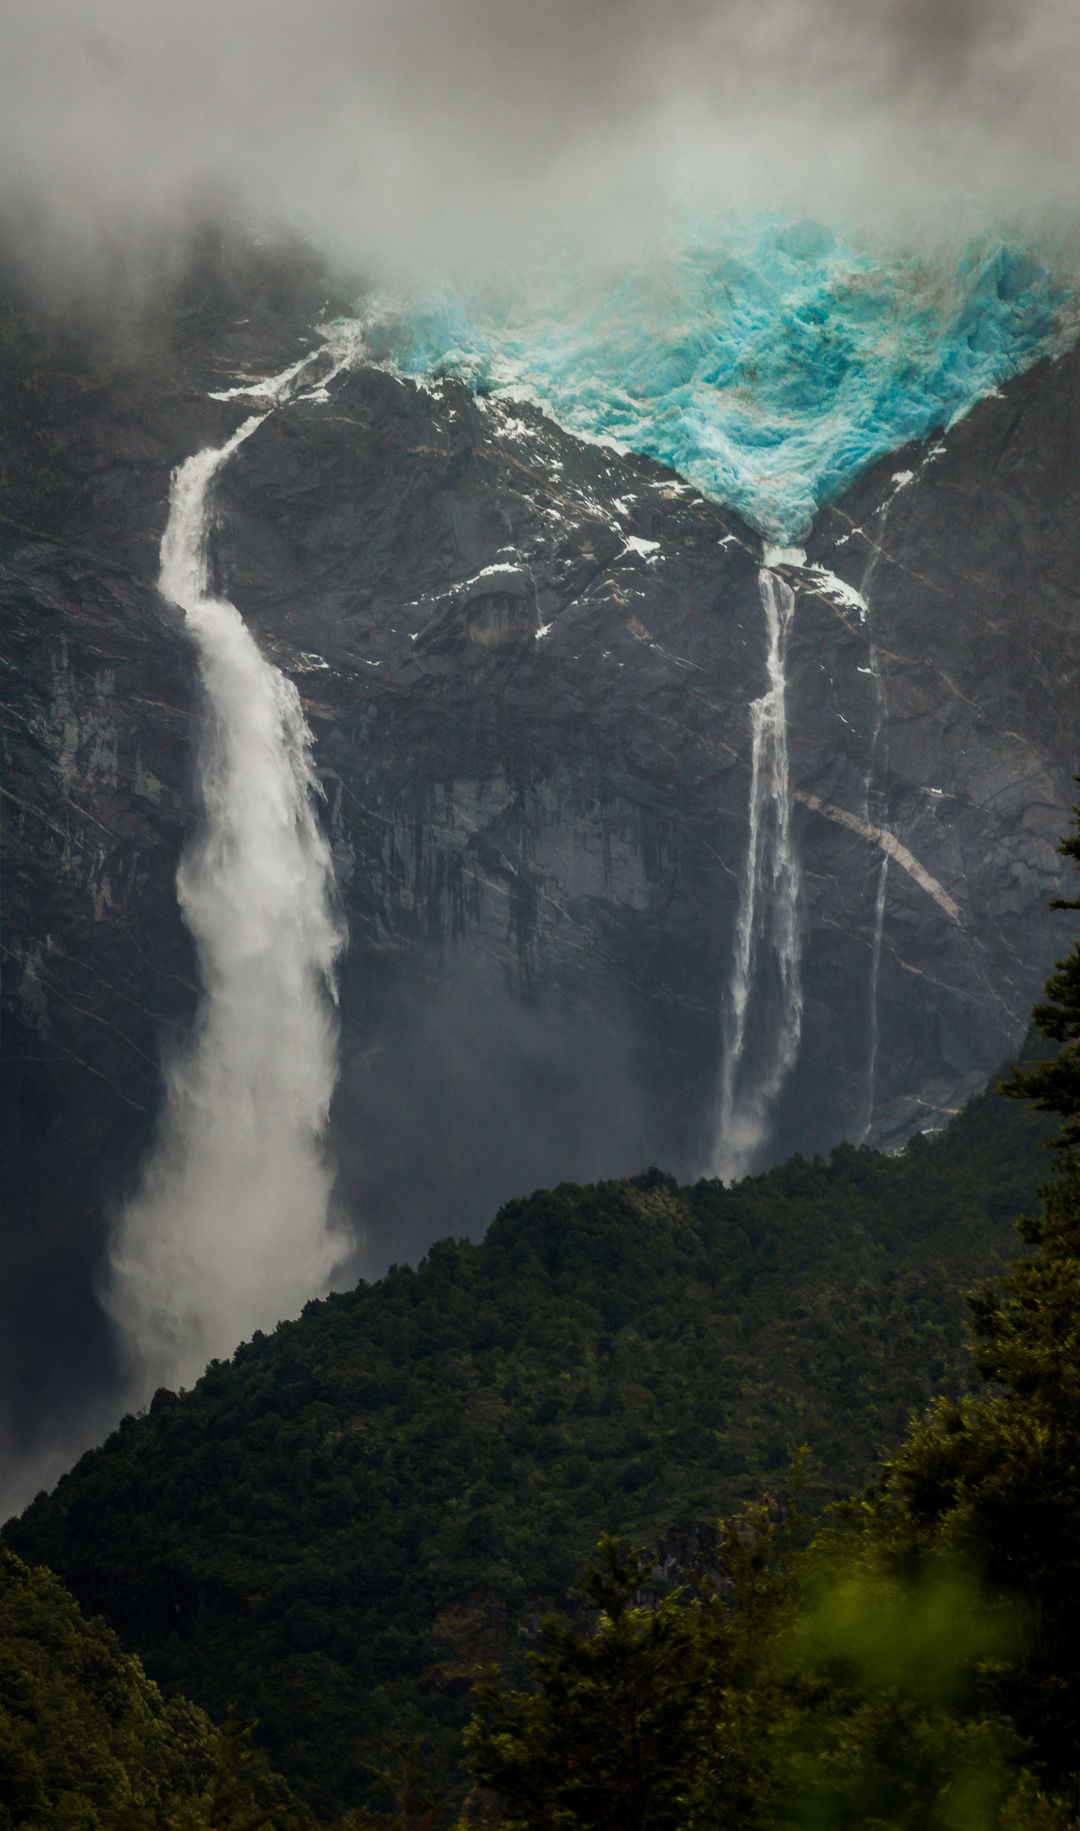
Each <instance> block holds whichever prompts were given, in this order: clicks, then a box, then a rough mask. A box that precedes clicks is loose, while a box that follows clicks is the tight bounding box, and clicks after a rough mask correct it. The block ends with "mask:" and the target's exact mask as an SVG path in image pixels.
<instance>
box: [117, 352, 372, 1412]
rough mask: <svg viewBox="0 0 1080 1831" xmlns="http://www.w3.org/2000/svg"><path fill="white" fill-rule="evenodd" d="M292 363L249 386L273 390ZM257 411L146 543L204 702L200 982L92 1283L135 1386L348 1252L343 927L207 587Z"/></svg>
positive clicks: (291, 723)
mask: <svg viewBox="0 0 1080 1831" xmlns="http://www.w3.org/2000/svg"><path fill="white" fill-rule="evenodd" d="M294 373H295V372H294V371H289V372H288V373H287V375H286V376H284V377H280V378H276V382H277V384H278V385H275V383H274V382H271V383H266V384H263V385H262V388H261V392H262V393H263V394H264V395H265V396H266V398H268V399H269V401H270V402H271V405H273V403H274V402H275V401H278V400H281V399H284V398H286V397H287V393H288V391H289V390H290V386H291V384H292V383H293V380H294ZM265 417H266V416H265V415H264V414H257V415H255V416H253V417H252V418H251V419H248V420H246V421H245V422H244V424H243V425H242V426H241V427H240V428H239V430H238V431H237V432H235V433H234V434H233V436H232V438H230V439H229V440H227V442H226V443H225V444H224V445H222V446H220V447H218V448H217V449H214V450H206V451H201V452H199V453H197V454H196V455H195V456H194V457H191V458H188V460H187V461H186V463H184V464H181V465H180V466H179V468H178V469H177V470H176V471H175V472H174V473H173V478H172V488H171V495H170V505H169V518H168V525H167V527H166V529H165V534H164V538H163V540H162V543H161V572H160V577H159V588H160V590H161V592H162V594H163V595H164V596H165V597H166V598H168V599H170V600H171V602H172V603H174V604H177V605H178V606H180V608H181V609H182V610H183V611H184V613H185V617H186V621H187V626H188V628H189V630H190V632H191V635H192V637H193V638H194V641H195V643H196V645H197V649H198V658H199V670H200V674H201V679H202V686H203V691H204V694H205V703H206V729H205V734H204V737H203V740H202V744H201V747H200V752H199V759H198V769H199V792H200V798H201V802H202V823H201V826H200V829H199V831H198V833H197V834H196V836H195V838H194V839H193V840H192V842H191V843H190V845H189V846H188V848H187V850H186V851H185V853H184V856H183V859H182V861H181V864H180V868H179V872H178V876H177V893H178V898H179V903H180V908H181V911H182V913H183V917H184V921H185V922H186V924H187V926H188V928H189V929H190V931H191V934H192V936H193V938H194V941H195V945H196V948H197V952H198V960H199V970H200V977H201V982H202V998H201V1003H200V1006H199V1010H198V1013H197V1017H196V1021H195V1026H194V1032H193V1035H192V1036H191V1038H190V1040H189V1042H188V1043H187V1045H186V1046H185V1047H184V1048H183V1049H182V1050H180V1051H179V1052H178V1053H177V1054H176V1055H175V1056H174V1058H173V1059H172V1061H171V1062H169V1063H168V1064H167V1067H166V1100H165V1109H164V1116H163V1120H162V1125H161V1130H160V1135H159V1139H158V1143H157V1146H156V1148H155V1149H154V1151H153V1153H152V1155H151V1157H150V1160H149V1162H148V1163H147V1165H146V1167H145V1169H144V1172H143V1177H142V1184H141V1187H140V1189H139V1191H138V1193H137V1195H136V1197H135V1199H134V1200H133V1201H132V1202H131V1203H130V1205H129V1206H128V1208H127V1209H126V1211H125V1212H124V1213H123V1215H122V1216H121V1217H120V1219H119V1222H118V1224H117V1226H116V1229H115V1232H114V1237H113V1241H112V1246H111V1253H110V1270H109V1278H108V1285H107V1288H106V1290H105V1292H104V1296H105V1301H106V1304H107V1307H108V1309H109V1311H110V1313H111V1315H112V1317H113V1319H114V1321H115V1322H116V1324H117V1325H118V1327H119V1330H120V1333H121V1336H122V1338H123V1341H124V1344H125V1346H126V1348H127V1351H128V1355H129V1358H130V1361H131V1366H132V1378H133V1382H134V1384H135V1386H136V1388H137V1390H138V1392H139V1394H140V1395H142V1396H145V1395H146V1393H148V1392H149V1391H150V1390H152V1388H153V1386H154V1385H156V1384H157V1383H159V1382H165V1383H171V1384H176V1383H178V1382H185V1381H190V1380H191V1379H192V1378H194V1377H195V1376H196V1375H197V1374H198V1373H199V1372H200V1371H201V1369H202V1368H203V1367H204V1365H205V1363H206V1361H207V1359H208V1358H209V1357H211V1356H213V1355H220V1354H222V1353H227V1352H231V1350H232V1349H233V1348H234V1347H235V1346H236V1344H237V1342H238V1341H240V1340H241V1339H242V1337H244V1336H245V1335H247V1334H250V1333H251V1331H252V1330H253V1329H255V1328H257V1327H273V1326H274V1324H275V1323H276V1322H277V1321H278V1320H279V1319H281V1318H282V1317H285V1316H291V1315H294V1314H295V1313H296V1311H297V1310H298V1309H299V1308H300V1306H301V1305H302V1304H303V1302H304V1301H305V1300H306V1299H307V1298H309V1297H311V1296H312V1295H314V1294H317V1293H320V1292H322V1291H325V1289H326V1288H327V1287H328V1285H329V1283H330V1281H331V1279H332V1277H333V1275H334V1272H335V1270H336V1269H337V1268H338V1267H339V1266H340V1264H341V1262H342V1260H343V1259H344V1257H345V1256H346V1252H347V1250H348V1246H347V1241H346V1239H345V1237H344V1235H343V1234H342V1233H341V1232H340V1231H338V1230H337V1229H335V1227H334V1225H333V1222H332V1218H331V1214H330V1200H331V1190H332V1182H333V1173H332V1170H331V1167H330V1165H329V1163H328V1161H327V1159H326V1156H325V1152H324V1148H323V1135H324V1131H325V1127H326V1122H327V1115H328V1111H329V1106H330V1098H331V1094H332V1092H333V1088H334V1083H335V1079H336V1074H337V1048H336V1035H337V1032H336V1021H335V1015H334V1006H333V993H334V966H335V961H336V959H337V957H338V955H339V953H340V951H341V948H342V946H343V943H344V929H343V927H342V924H341V922H340V920H339V918H338V915H337V913H336V908H335V894H334V879H333V865H332V860H331V853H330V848H329V845H328V843H327V840H326V838H325V836H324V834H323V832H322V829H321V826H320V823H319V819H318V813H317V804H318V800H319V794H320V791H319V785H318V780H317V777H316V775H315V771H314V767H313V764H312V757H311V742H312V740H311V734H310V732H309V730H308V727H307V724H306V723H305V720H304V715H303V710H302V707H301V704H300V698H299V695H298V693H297V691H296V688H295V686H294V685H293V684H292V682H291V681H289V680H287V679H286V678H285V677H284V676H283V675H282V674H281V673H280V672H279V670H278V669H277V668H275V667H273V666H272V665H271V664H270V663H269V662H268V661H267V660H266V659H265V658H264V656H263V655H262V654H261V653H260V651H259V649H258V646H257V644H256V642H255V640H254V638H253V637H252V635H251V633H250V631H249V630H248V629H247V627H246V626H245V624H244V621H243V618H242V617H241V616H240V613H239V611H238V610H237V609H236V608H235V606H234V605H232V604H230V603H229V602H228V601H227V600H225V599H224V598H219V597H216V596H214V595H213V594H212V592H211V591H210V590H209V584H208V573H207V534H208V524H209V514H210V510H209V499H210V490H211V485H212V484H213V481H214V479H215V477H216V476H217V474H218V472H219V471H220V470H221V468H222V466H223V465H224V464H226V463H227V462H228V460H229V458H230V457H231V456H232V454H233V453H234V452H235V451H236V449H237V447H238V446H239V445H240V444H241V443H242V442H243V441H244V440H245V439H247V438H249V437H250V436H251V434H252V433H253V432H254V431H255V429H256V428H257V427H258V426H259V425H260V424H261V423H262V420H263V419H264V418H265Z"/></svg>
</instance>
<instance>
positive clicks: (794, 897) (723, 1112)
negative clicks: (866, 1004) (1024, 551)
mask: <svg viewBox="0 0 1080 1831" xmlns="http://www.w3.org/2000/svg"><path fill="white" fill-rule="evenodd" d="M798 557H799V558H800V559H801V558H802V555H801V554H800V555H799V556H798ZM770 558H773V559H776V560H779V559H780V558H781V556H780V555H779V554H776V555H773V554H770V553H767V554H766V560H768V559H770ZM758 583H759V586H760V590H761V602H762V606H763V608H764V611H765V629H766V638H767V652H766V663H765V665H766V672H767V676H768V683H769V684H768V687H767V688H766V691H765V692H764V693H763V694H762V695H761V697H760V699H755V700H754V701H753V702H752V703H751V706H750V732H751V749H750V807H749V817H748V835H747V845H746V859H745V862H744V865H743V872H742V878H741V882H740V886H739V904H738V912H737V914H736V917H735V941H734V950H733V959H732V967H731V981H730V989H729V994H728V1009H727V1011H726V1013H725V1025H724V1056H723V1064H722V1067H721V1073H720V1100H719V1112H718V1122H717V1139H716V1153H715V1159H714V1163H713V1169H714V1171H715V1173H716V1175H718V1176H723V1177H725V1178H728V1179H731V1178H733V1177H736V1176H741V1175H743V1174H744V1173H745V1172H746V1170H747V1169H749V1167H750V1166H751V1164H752V1162H753V1159H754V1156H755V1154H756V1152H757V1151H758V1149H759V1148H760V1146H761V1145H762V1144H763V1143H764V1141H765V1138H766V1136H767V1134H768V1127H769V1122H770V1120H771V1117H772V1112H773V1107H774V1104H775V1101H776V1098H777V1095H778V1094H779V1092H780V1089H781V1087H782V1086H783V1084H784V1081H785V1079H786V1078H787V1075H788V1073H789V1071H790V1069H791V1068H792V1067H793V1066H794V1063H795V1058H796V1056H797V1055H798V1051H799V1038H800V1035H801V1032H802V1010H803V1003H802V983H801V978H800V973H799V967H800V958H801V951H802V950H801V937H800V932H799V866H798V860H797V858H796V855H795V849H794V846H793V844H792V836H791V799H792V797H791V771H790V766H789V762H788V739H787V675H786V659H787V640H788V632H789V630H790V628H791V622H792V618H793V616H794V614H795V593H794V591H793V590H792V588H791V586H790V585H789V584H788V582H787V580H786V579H785V578H784V577H783V576H782V575H781V573H780V572H778V571H775V570H774V569H773V567H772V566H770V565H769V564H765V565H764V566H762V568H761V571H760V573H759V574H758ZM763 964H765V965H766V967H767V969H768V970H766V971H765V972H762V970H761V969H762V965H763ZM755 992H756V994H757V996H756V1007H757V1008H756V1009H755V1013H754V1015H755V1019H756V1021H755V1030H756V1031H757V1046H756V1047H755V1049H754V1050H753V1052H752V1056H751V1059H750V1060H749V1061H748V1060H747V1036H748V1021H749V1017H750V1012H751V1000H752V997H753V996H754V994H755Z"/></svg>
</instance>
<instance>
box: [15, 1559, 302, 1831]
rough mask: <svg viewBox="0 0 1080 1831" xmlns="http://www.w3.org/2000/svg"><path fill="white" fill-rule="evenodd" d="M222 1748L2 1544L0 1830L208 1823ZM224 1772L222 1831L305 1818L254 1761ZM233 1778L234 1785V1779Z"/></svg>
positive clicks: (117, 1830)
mask: <svg viewBox="0 0 1080 1831" xmlns="http://www.w3.org/2000/svg"><path fill="white" fill-rule="evenodd" d="M227 1746H228V1737H226V1738H225V1739H224V1741H223V1739H222V1737H221V1736H220V1735H219V1734H218V1732H216V1731H215V1729H214V1726H213V1724H212V1723H211V1722H210V1721H209V1720H208V1719H207V1718H206V1717H205V1716H204V1715H203V1713H202V1711H201V1710H197V1709H196V1708H195V1706H194V1705H193V1704H189V1703H188V1702H187V1700H186V1699H184V1698H176V1699H173V1700H172V1701H171V1702H169V1703H166V1701H165V1700H164V1699H163V1697H162V1696H161V1693H160V1691H159V1690H158V1688H157V1686H156V1685H154V1684H152V1683H151V1681H150V1680H149V1679H148V1678H147V1677H146V1674H145V1673H144V1672H143V1670H142V1667H141V1666H140V1664H139V1662H138V1660H137V1659H133V1658H132V1657H131V1655H130V1654H128V1653H125V1652H124V1651H123V1649H122V1647H121V1646H120V1643H119V1641H118V1640H117V1638H116V1635H115V1634H114V1633H113V1632H112V1630H111V1629H109V1628H107V1627H106V1626H105V1624H104V1622H101V1621H86V1620H84V1618H83V1616H82V1615H81V1614H80V1612H79V1610H78V1608H77V1607H76V1605H75V1603H74V1602H73V1601H72V1599H71V1597H70V1596H69V1595H68V1594H67V1593H66V1592H65V1591H64V1590H63V1588H62V1587H61V1585H60V1584H59V1583H58V1582H57V1581H56V1578H55V1577H54V1576H52V1575H51V1574H50V1573H49V1572H48V1571H47V1570H28V1569H27V1567H26V1565H25V1564H23V1563H22V1562H21V1560H20V1559H19V1558H17V1557H15V1555H14V1553H13V1552H11V1551H9V1550H8V1549H7V1547H6V1546H0V1824H2V1825H3V1826H4V1827H5V1831H7V1828H8V1827H11V1831H82V1827H84V1826H90V1825H92V1826H94V1827H95V1831H133V1828H134V1827H135V1826H142V1825H147V1826H148V1825H165V1824H169V1825H175V1826H176V1827H177V1831H181V1827H183V1826H191V1827H192V1831H196V1828H197V1827H198V1826H199V1825H206V1824H209V1823H210V1822H211V1820H210V1819H209V1818H208V1817H207V1816H205V1815H204V1812H205V1808H206V1807H207V1805H208V1799H207V1797H206V1789H207V1788H208V1786H211V1785H212V1783H213V1776H214V1773H215V1770H217V1772H218V1773H219V1775H221V1776H222V1778H224V1776H225V1774H226V1773H228V1758H227V1755H226V1758H225V1761H224V1762H223V1761H222V1756H223V1754H225V1751H226V1749H227ZM244 1769H246V1771H243V1770H242V1769H241V1767H240V1766H239V1765H234V1767H233V1771H232V1773H231V1774H229V1781H230V1783H231V1784H232V1785H233V1786H235V1787H236V1797H235V1800H234V1810H233V1811H231V1812H230V1813H229V1814H228V1815H227V1816H215V1817H214V1819H213V1821H212V1822H213V1823H214V1824H217V1825H221V1826H222V1827H223V1831H224V1828H225V1827H226V1826H227V1825H229V1824H236V1825H239V1824H240V1823H241V1820H242V1819H244V1818H246V1819H248V1820H250V1819H251V1818H252V1817H253V1816H254V1815H255V1813H257V1812H260V1811H261V1812H265V1813H266V1814H267V1817H266V1819H265V1821H262V1822H267V1823H270V1824H274V1825H278V1826H280V1827H281V1828H282V1831H285V1828H286V1826H291V1827H293V1828H294V1831H299V1827H300V1826H301V1825H308V1824H310V1823H311V1822H312V1821H311V1819H310V1818H309V1816H308V1814H307V1813H305V1812H304V1810H303V1808H302V1807H300V1806H299V1805H298V1803H297V1802H296V1801H295V1800H294V1799H292V1798H291V1796H290V1794H289V1790H288V1788H287V1787H286V1786H284V1785H283V1784H282V1783H281V1781H279V1780H278V1779H277V1778H276V1777H275V1776H273V1775H271V1774H269V1773H268V1772H267V1770H266V1767H265V1763H264V1762H263V1760H262V1758H261V1757H256V1758H255V1759H254V1760H249V1761H248V1762H247V1763H246V1764H244ZM242 1771H243V1780H242V1781H241V1778H240V1776H241V1772H242Z"/></svg>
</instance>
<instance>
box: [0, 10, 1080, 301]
mask: <svg viewBox="0 0 1080 1831" xmlns="http://www.w3.org/2000/svg"><path fill="white" fill-rule="evenodd" d="M0 25H2V30H3V41H4V45H5V57H4V64H3V70H2V72H0V170H2V172H3V174H4V177H3V180H2V185H0V200H2V205H3V210H4V218H5V223H6V230H7V234H8V237H9V239H10V238H11V237H12V236H14V237H15V238H16V240H17V242H18V246H19V248H20V250H21V251H22V253H23V254H24V257H25V258H26V259H28V260H32V261H33V262H34V263H36V265H37V267H38V269H39V271H40V272H41V273H42V274H43V275H45V276H46V278H47V277H48V276H49V274H50V273H52V272H54V273H60V272H62V271H65V270H66V271H71V270H72V269H79V268H82V269H84V270H85V269H86V266H87V264H88V263H91V264H93V266H94V268H95V270H96V272H97V274H98V275H99V276H105V277H106V278H107V277H108V275H109V274H110V273H111V272H116V273H119V272H120V271H121V270H123V271H124V272H125V273H127V274H130V273H131V271H132V270H133V268H134V267H135V266H136V265H137V251H138V250H139V249H146V248H149V247H151V246H153V247H154V249H155V257H154V258H155V259H159V258H160V256H161V251H162V249H163V248H165V249H167V247H168V244H169V241H170V238H172V237H175V235H176V232H177V225H178V223H179V222H181V221H182V220H183V218H184V217H185V216H186V215H188V214H190V213H191V212H192V211H196V212H197V211H200V210H206V209H213V210H215V211H219V212H221V211H228V212H233V213H239V214H240V215H241V216H243V217H245V218H246V219H247V220H249V221H254V222H256V223H258V222H272V223H275V224H276V223H278V222H280V221H282V220H284V221H286V222H288V223H291V224H292V225H294V226H298V227H300V228H301V229H302V230H304V231H305V232H306V233H308V234H310V235H312V236H313V237H314V238H315V239H316V240H317V241H318V242H319V243H321V244H322V245H323V246H324V247H326V248H327V249H328V250H329V251H330V252H331V253H332V254H333V255H335V256H336V257H337V258H339V259H340V260H342V261H344V262H346V263H347V264H348V265H349V266H350V267H351V268H353V269H355V270H360V271H363V272H365V273H366V274H368V275H369V276H371V277H372V278H376V279H381V278H386V279H399V278H401V277H403V276H404V277H411V276H415V275H417V274H421V273H428V272H430V271H431V269H432V268H433V267H438V266H441V265H443V264H446V263H448V262H451V261H457V262H459V263H460V262H465V263H482V264H486V265H490V266H493V267H494V268H495V269H496V270H497V269H498V268H499V267H500V266H503V265H506V266H510V267H513V266H516V265H517V264H519V263H520V261H521V260H522V259H523V258H527V257H529V256H531V255H532V254H534V253H535V252H536V251H537V249H538V248H542V247H543V246H545V245H546V244H547V242H548V241H550V240H552V239H554V240H556V241H558V242H560V243H563V244H565V243H567V242H569V243H570V245H571V246H574V245H577V246H583V247H587V248H590V249H594V250H599V251H600V252H601V254H605V253H608V252H610V253H612V254H614V255H621V254H623V253H625V252H627V251H628V250H631V249H640V248H641V247H642V245H643V244H646V245H647V243H648V240H649V238H650V237H652V236H655V237H661V236H662V235H663V234H664V231H665V226H666V224H667V221H668V219H669V214H670V210H671V207H672V203H673V200H674V199H675V198H677V197H684V198H686V197H688V198H690V199H691V200H692V201H694V202H697V203H701V204H703V205H706V206H708V207H710V208H725V207H729V206H732V205H739V206H745V205H747V204H750V205H756V206H766V207H768V206H775V207H780V208H790V209H796V210H799V211H804V212H806V211H812V212H815V213H817V214H821V215H825V216H830V217H833V218H836V217H843V218H846V219H849V220H854V222H855V223H856V225H857V226H859V225H861V226H862V228H863V229H864V230H874V231H876V232H886V233H888V234H890V235H893V236H896V235H899V236H902V237H906V238H908V239H911V238H915V239H919V240H922V241H925V240H926V239H927V238H928V237H933V236H934V235H936V234H937V233H938V231H939V230H940V229H941V228H942V227H943V226H946V225H947V226H948V228H949V230H950V232H955V228H956V225H957V224H959V225H960V226H961V227H963V226H964V225H965V224H967V223H970V225H971V226H972V227H973V228H975V227H978V226H980V224H981V223H982V222H984V221H985V220H986V219H987V218H989V219H991V220H993V221H994V222H996V223H1000V224H1001V226H1003V227H1006V228H1012V227H1016V226H1020V227H1021V228H1022V229H1023V230H1024V231H1025V232H1026V233H1028V234H1029V235H1031V236H1034V237H1039V238H1042V239H1043V240H1045V241H1050V242H1054V241H1057V242H1064V243H1066V244H1071V241H1072V238H1073V234H1074V229H1075V227H1076V212H1077V205H1076V201H1075V199H1076V197H1077V194H1078V187H1077V177H1078V168H1080V115H1078V113H1077V110H1076V108H1075V105H1074V102H1075V95H1076V92H1077V86H1078V78H1080V15H1078V14H1077V12H1076V9H1075V8H1074V7H1073V6H1072V5H1071V4H1067V3H1062V0H1030V3H1029V4H1028V5H1017V4H1015V3H1014V0H754V3H753V4H751V3H750V0H711V3H709V0H671V4H669V5H668V6H666V7H665V8H663V9H662V10H661V9H658V8H656V6H655V5H652V4H649V5H646V4H645V0H591V3H589V0H305V3H304V4H300V0H229V5H228V6H225V7H222V6H221V5H220V0H172V3H171V4H169V5H168V6H166V5H165V4H163V3H162V0H96V3H95V4H90V5H88V4H86V0H36V4H35V5H34V6H32V7H29V6H26V5H25V3H24V0H0Z"/></svg>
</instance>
